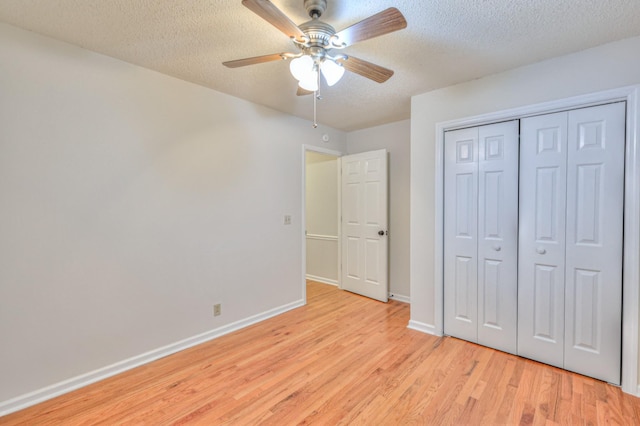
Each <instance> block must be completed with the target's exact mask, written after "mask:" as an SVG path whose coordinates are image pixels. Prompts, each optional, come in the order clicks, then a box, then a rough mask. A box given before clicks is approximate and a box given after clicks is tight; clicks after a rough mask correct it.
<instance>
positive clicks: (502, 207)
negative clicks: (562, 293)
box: [478, 121, 519, 353]
mask: <svg viewBox="0 0 640 426" xmlns="http://www.w3.org/2000/svg"><path fill="white" fill-rule="evenodd" d="M478 131H479V137H478V157H479V158H478V160H479V161H478V343H480V344H482V345H485V346H490V347H492V348H495V349H499V350H502V351H505V352H511V353H516V343H517V341H516V338H517V321H518V311H517V301H518V285H517V283H518V269H517V266H518V238H517V236H518V131H519V123H518V121H509V122H505V123H498V124H493V125H490V126H481V127H480V128H479V129H478Z"/></svg>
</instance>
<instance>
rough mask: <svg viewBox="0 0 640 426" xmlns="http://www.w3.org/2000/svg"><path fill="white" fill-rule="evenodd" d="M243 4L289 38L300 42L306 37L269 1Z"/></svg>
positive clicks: (254, 1)
mask: <svg viewBox="0 0 640 426" xmlns="http://www.w3.org/2000/svg"><path fill="white" fill-rule="evenodd" d="M242 4H243V5H244V6H245V7H246V8H248V9H249V10H251V11H252V12H253V13H255V14H256V15H258V16H260V17H261V18H262V19H264V20H265V21H267V22H268V23H270V24H271V25H273V26H274V27H276V28H277V29H279V30H280V31H282V32H283V33H285V34H286V35H287V37H294V38H296V39H298V40H300V39H302V38H304V37H305V35H304V33H303V32H302V30H301V29H300V28H298V26H297V25H296V24H294V23H293V21H291V19H289V18H288V17H287V15H285V14H284V13H282V11H280V9H278V8H277V7H276V6H275V5H274V4H273V3H271V2H270V1H269V0H242Z"/></svg>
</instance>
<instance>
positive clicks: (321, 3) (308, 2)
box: [304, 0, 327, 19]
mask: <svg viewBox="0 0 640 426" xmlns="http://www.w3.org/2000/svg"><path fill="white" fill-rule="evenodd" d="M304 8H305V9H306V10H307V13H308V14H309V16H310V17H311V19H317V18H319V17H321V16H322V14H323V13H324V11H325V10H327V0H304Z"/></svg>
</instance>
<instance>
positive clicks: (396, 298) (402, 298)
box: [389, 293, 411, 303]
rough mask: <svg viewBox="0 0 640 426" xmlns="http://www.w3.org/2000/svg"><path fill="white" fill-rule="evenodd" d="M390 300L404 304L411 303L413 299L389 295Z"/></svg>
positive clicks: (396, 294)
mask: <svg viewBox="0 0 640 426" xmlns="http://www.w3.org/2000/svg"><path fill="white" fill-rule="evenodd" d="M389 299H391V300H397V301H398V302H402V303H411V298H410V297H409V296H405V295H403V294H398V293H389Z"/></svg>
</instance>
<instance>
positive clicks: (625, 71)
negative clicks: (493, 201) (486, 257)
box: [411, 37, 640, 329]
mask: <svg viewBox="0 0 640 426" xmlns="http://www.w3.org/2000/svg"><path fill="white" fill-rule="evenodd" d="M638 52H640V37H636V38H631V39H626V40H622V41H618V42H614V43H610V44H607V45H603V46H600V47H596V48H593V49H589V50H585V51H582V52H578V53H575V54H571V55H566V56H562V57H559V58H555V59H551V60H547V61H544V62H539V63H536V64H533V65H530V66H526V67H522V68H518V69H515V70H512V71H508V72H504V73H501V74H496V75H493V76H489V77H486V78H483V79H479V80H474V81H471V82H467V83H464V84H459V85H456V86H451V87H447V88H444V89H441V90H436V91H433V92H429V93H425V94H422V95H418V96H414V97H413V98H412V103H411V320H412V321H414V322H415V323H416V324H421V325H422V326H424V328H425V329H428V328H429V327H433V325H434V315H435V308H434V306H435V300H434V279H433V273H434V256H435V251H434V239H435V234H434V226H435V210H434V206H435V202H436V201H435V191H436V188H435V172H434V166H435V135H436V133H435V125H436V123H438V122H444V121H447V120H453V119H458V118H463V117H470V116H475V115H480V114H485V113H490V112H495V111H500V110H506V109H509V108H514V107H520V106H526V105H531V104H535V103H540V102H546V101H551V100H556V99H563V98H567V97H571V96H577V95H582V94H587V93H592V92H597V91H602V90H606V89H612V88H617V87H622V86H628V85H632V84H638V83H640V55H638Z"/></svg>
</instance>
